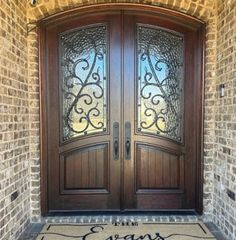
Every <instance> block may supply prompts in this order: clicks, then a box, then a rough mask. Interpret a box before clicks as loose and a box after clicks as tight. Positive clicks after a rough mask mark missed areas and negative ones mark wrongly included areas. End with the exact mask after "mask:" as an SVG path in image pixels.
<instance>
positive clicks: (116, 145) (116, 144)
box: [113, 122, 119, 160]
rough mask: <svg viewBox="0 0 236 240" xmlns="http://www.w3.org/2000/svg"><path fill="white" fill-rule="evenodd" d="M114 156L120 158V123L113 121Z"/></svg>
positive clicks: (115, 158) (116, 158)
mask: <svg viewBox="0 0 236 240" xmlns="http://www.w3.org/2000/svg"><path fill="white" fill-rule="evenodd" d="M113 148H114V149H113V158H114V160H118V159H119V123H118V122H114V123H113Z"/></svg>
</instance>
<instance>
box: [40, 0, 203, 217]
mask: <svg viewBox="0 0 236 240" xmlns="http://www.w3.org/2000/svg"><path fill="white" fill-rule="evenodd" d="M117 10H130V11H133V12H135V13H136V14H145V15H150V14H152V15H158V17H161V18H163V19H166V20H168V21H173V22H175V23H176V22H178V24H179V25H182V26H185V27H187V28H190V29H192V30H193V31H195V32H196V33H197V36H198V39H197V45H198V46H197V48H195V53H194V55H195V62H196V64H195V66H196V67H195V69H194V76H193V77H194V80H193V81H194V88H195V91H194V92H195V95H194V96H193V98H194V101H195V103H196V104H195V107H196V109H194V111H195V112H197V120H196V123H197V127H196V129H198V130H197V131H196V133H195V134H194V135H195V136H194V137H195V138H196V142H197V146H196V149H197V152H196V159H197V169H196V173H197V179H196V182H197V186H196V189H197V194H196V195H197V196H198V197H197V199H196V210H197V212H198V213H199V214H202V211H203V103H204V48H205V45H204V42H205V23H204V22H203V21H201V20H199V19H197V18H194V17H191V16H189V15H186V14H183V13H180V12H177V11H174V10H170V9H166V8H161V7H157V6H150V5H144V4H130V3H109V4H95V5H90V6H83V7H79V8H74V9H72V10H68V11H65V12H62V13H58V14H55V15H52V16H49V17H47V18H44V19H43V20H40V21H39V22H38V35H39V80H40V166H41V167H40V170H41V175H40V177H41V179H40V188H41V189H40V190H41V213H42V216H46V215H47V214H48V181H47V180H48V179H47V166H48V156H47V151H48V142H47V109H46V102H47V78H48V76H47V61H46V59H45V46H46V31H45V30H46V28H48V27H50V26H55V24H59V23H62V22H65V21H70V20H72V19H76V18H80V17H83V16H86V15H89V14H93V15H94V14H99V13H105V12H107V13H112V12H113V11H117ZM183 211H184V210H183ZM180 213H181V211H180Z"/></svg>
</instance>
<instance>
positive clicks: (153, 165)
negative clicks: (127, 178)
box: [136, 144, 183, 191]
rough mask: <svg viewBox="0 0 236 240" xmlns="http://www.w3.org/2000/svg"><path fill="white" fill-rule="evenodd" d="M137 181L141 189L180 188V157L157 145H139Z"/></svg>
mask: <svg viewBox="0 0 236 240" xmlns="http://www.w3.org/2000/svg"><path fill="white" fill-rule="evenodd" d="M136 156H137V159H136V167H137V170H136V174H137V175H136V179H137V180H136V182H137V191H139V190H141V189H152V190H154V189H178V188H179V187H180V175H181V174H180V171H183V169H180V157H179V156H177V155H174V154H173V153H171V152H167V151H163V150H161V149H160V148H157V147H151V146H146V145H140V144H138V146H137V154H136Z"/></svg>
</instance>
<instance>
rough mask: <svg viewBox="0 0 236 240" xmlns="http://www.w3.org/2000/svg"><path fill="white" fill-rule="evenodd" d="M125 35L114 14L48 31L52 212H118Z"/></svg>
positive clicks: (49, 158) (49, 184)
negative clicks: (108, 210)
mask: <svg viewBox="0 0 236 240" xmlns="http://www.w3.org/2000/svg"><path fill="white" fill-rule="evenodd" d="M120 35H121V34H120V15H118V16H116V14H113V15H112V17H111V15H100V16H97V17H96V16H93V17H89V18H81V19H80V21H77V20H75V21H70V22H69V23H64V24H60V25H54V26H52V27H51V28H47V32H46V36H47V39H46V42H47V49H46V51H47V59H48V62H47V67H48V81H47V91H48V93H47V108H48V114H47V122H48V133H47V134H48V160H49V161H48V199H49V202H48V208H49V210H50V212H53V211H58V210H101V209H103V210H106V209H113V210H114V209H120V165H121V161H120V154H119V151H120V149H119V145H118V144H119V143H118V139H119V138H120V136H119V133H120V131H117V129H118V127H119V123H120V118H121V115H120V113H121V112H120V96H121V88H120V86H121V71H120V69H121V67H120V64H121V60H120V57H121V54H120V53H121V40H120ZM116 123H117V124H116ZM113 126H114V127H113ZM113 129H115V130H113ZM114 133H115V134H116V135H115V134H114ZM114 139H115V140H116V145H114V144H113V142H114ZM114 147H115V148H116V149H114ZM114 152H116V159H115V160H114Z"/></svg>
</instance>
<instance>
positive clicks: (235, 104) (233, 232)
mask: <svg viewBox="0 0 236 240" xmlns="http://www.w3.org/2000/svg"><path fill="white" fill-rule="evenodd" d="M220 84H224V85H225V97H223V98H220V95H219V87H220ZM215 97H216V100H215V139H214V142H215V148H214V198H213V199H214V201H213V207H214V210H213V219H214V222H215V223H216V224H217V225H218V226H219V227H220V228H221V229H222V230H223V231H224V233H225V234H226V235H227V236H228V239H236V201H235V196H234V194H235V193H236V1H235V0H230V1H221V2H220V4H219V6H218V14H217V78H216V95H215ZM229 191H232V197H230V196H229V195H230V193H231V192H229ZM228 193H229V195H228Z"/></svg>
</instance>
